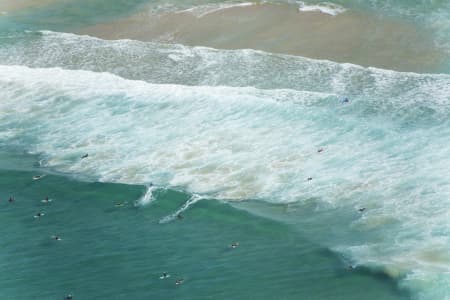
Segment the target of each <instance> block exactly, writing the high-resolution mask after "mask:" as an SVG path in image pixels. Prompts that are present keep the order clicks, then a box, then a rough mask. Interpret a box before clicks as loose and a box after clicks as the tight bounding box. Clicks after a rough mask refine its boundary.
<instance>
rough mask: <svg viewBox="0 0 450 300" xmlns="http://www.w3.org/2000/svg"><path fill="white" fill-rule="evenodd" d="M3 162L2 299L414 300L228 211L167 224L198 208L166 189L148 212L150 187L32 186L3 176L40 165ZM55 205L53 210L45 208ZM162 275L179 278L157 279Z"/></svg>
mask: <svg viewBox="0 0 450 300" xmlns="http://www.w3.org/2000/svg"><path fill="white" fill-rule="evenodd" d="M2 158H3V161H2V166H3V169H2V170H1V171H0V199H1V200H0V222H1V224H0V225H1V226H0V231H1V232H0V235H1V237H2V239H1V245H0V246H1V249H2V251H1V254H0V266H1V270H2V272H1V273H0V296H1V299H61V298H62V297H63V296H64V295H65V294H67V293H73V295H74V296H75V299H230V298H231V299H407V298H408V296H407V295H405V294H402V293H401V291H400V290H398V289H397V287H396V283H395V282H393V281H391V280H390V279H389V278H388V277H386V276H384V275H382V274H377V273H371V272H369V271H366V270H364V269H356V270H353V271H349V270H348V269H347V266H346V265H345V263H343V261H342V260H341V259H339V258H338V257H337V256H335V255H334V254H333V253H332V252H330V251H328V250H327V249H324V248H321V247H319V246H318V245H315V244H313V243H311V242H309V241H308V240H306V239H304V238H302V236H301V235H300V234H299V232H298V231H297V230H296V229H295V228H293V227H291V226H289V225H286V224H282V223H279V222H275V221H272V220H269V219H266V218H262V217H258V216H255V215H252V214H250V213H248V212H246V211H243V210H238V209H236V208H233V207H232V206H230V205H229V204H226V203H222V202H219V201H215V200H203V201H200V202H197V203H196V204H194V205H193V206H192V207H191V208H190V209H189V210H187V211H185V212H184V213H183V216H184V218H183V219H181V220H175V221H172V222H169V223H166V224H160V222H159V220H160V219H161V218H163V217H164V216H167V215H170V214H172V213H173V212H174V211H176V210H177V209H178V208H179V207H180V206H181V205H182V204H184V203H185V202H186V201H187V200H188V199H189V198H190V196H189V195H188V194H185V193H182V192H178V191H173V190H164V189H157V190H155V191H154V197H155V198H154V199H155V200H154V202H152V203H151V204H150V205H146V206H142V205H134V203H135V201H136V200H138V199H139V198H140V197H141V196H142V195H143V194H144V193H145V188H144V187H142V186H132V185H121V184H107V183H88V182H79V181H75V180H72V179H69V178H65V177H62V176H56V175H47V176H45V177H44V178H42V179H40V180H33V179H32V177H33V176H34V175H36V174H40V173H39V172H36V171H23V170H22V171H14V170H6V169H9V168H10V167H11V166H13V165H15V166H21V167H22V169H27V168H28V170H32V169H33V165H32V163H33V162H36V161H35V160H34V159H33V158H30V157H27V156H24V157H21V156H16V155H11V154H10V155H5V154H2ZM19 161H21V162H20V163H19ZM27 165H28V166H27ZM11 195H13V196H14V197H15V202H14V203H8V201H7V200H8V198H9V197H10V196H11ZM47 195H48V196H49V198H50V199H53V201H52V202H51V203H49V204H46V203H41V200H42V199H44V198H45V197H46V196H47ZM118 202H127V203H126V204H125V205H124V206H121V207H117V206H116V205H115V204H116V203H118ZM256 205H257V204H256ZM37 212H43V213H45V215H44V216H43V217H41V218H40V219H36V218H34V217H33V216H34V215H35V214H36V213H37ZM52 235H58V236H60V237H61V238H62V240H61V241H56V240H53V239H52V238H51V236H52ZM232 242H239V243H240V245H239V247H238V248H236V249H231V248H230V247H229V245H230V244H231V243H232ZM163 272H168V273H169V274H171V277H170V278H167V279H164V280H161V279H159V276H160V275H161V274H162V273H163ZM177 278H182V279H184V280H185V281H184V283H183V284H182V285H178V286H177V285H176V284H175V280H176V279H177Z"/></svg>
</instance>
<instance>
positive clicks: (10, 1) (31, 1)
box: [0, 0, 58, 14]
mask: <svg viewBox="0 0 450 300" xmlns="http://www.w3.org/2000/svg"><path fill="white" fill-rule="evenodd" d="M56 1H58V0H0V13H2V14H8V13H11V12H15V11H17V10H21V9H26V8H32V7H37V6H43V5H48V4H50V3H52V2H56Z"/></svg>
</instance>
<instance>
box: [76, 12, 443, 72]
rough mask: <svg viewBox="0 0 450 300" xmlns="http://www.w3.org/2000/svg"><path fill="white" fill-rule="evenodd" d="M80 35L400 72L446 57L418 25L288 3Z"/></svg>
mask: <svg viewBox="0 0 450 300" xmlns="http://www.w3.org/2000/svg"><path fill="white" fill-rule="evenodd" d="M77 33H81V34H89V35H92V36H97V37H100V38H104V39H124V38H127V39H137V40H142V41H151V40H153V41H155V40H156V41H160V42H168V43H182V44H185V45H191V46H207V47H214V48H219V49H242V48H251V49H259V50H264V51H269V52H276V53H285V54H293V55H301V56H306V57H311V58H317V59H328V60H333V61H337V62H350V63H356V64H359V65H363V66H375V67H380V68H386V69H394V70H401V71H417V72H426V71H430V72H432V71H433V70H435V69H436V68H437V67H438V66H439V64H440V63H441V61H442V59H443V57H444V54H443V53H441V52H440V51H439V50H437V49H436V47H434V43H433V41H432V40H431V38H430V37H429V36H430V35H431V34H430V33H427V32H420V31H419V30H418V29H417V27H415V26H414V25H413V24H410V23H405V22H400V21H397V20H394V19H386V18H383V19H381V18H377V17H374V16H369V15H364V14H362V13H355V12H348V11H347V12H344V13H341V14H338V15H336V16H332V15H328V14H324V13H321V12H316V11H311V12H301V11H299V10H298V7H297V6H295V5H287V4H286V5H282V4H279V5H277V4H268V3H267V4H255V5H240V6H235V7H229V8H223V9H211V10H210V12H207V13H202V14H200V15H199V14H196V13H193V12H192V11H182V12H165V13H155V12H152V11H151V10H150V9H149V10H144V11H142V12H140V13H137V14H135V15H132V16H130V17H126V18H123V19H119V20H115V21H113V22H110V23H104V24H98V25H95V26H91V27H88V28H83V29H81V30H79V31H78V32H77Z"/></svg>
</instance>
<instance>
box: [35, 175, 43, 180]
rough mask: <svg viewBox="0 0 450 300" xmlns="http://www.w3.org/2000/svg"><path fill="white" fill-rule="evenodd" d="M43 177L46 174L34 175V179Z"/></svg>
mask: <svg viewBox="0 0 450 300" xmlns="http://www.w3.org/2000/svg"><path fill="white" fill-rule="evenodd" d="M42 177H44V175H36V176H33V180H38V179H41V178H42Z"/></svg>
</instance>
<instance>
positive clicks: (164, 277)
mask: <svg viewBox="0 0 450 300" xmlns="http://www.w3.org/2000/svg"><path fill="white" fill-rule="evenodd" d="M169 277H170V274H167V273H162V275H161V276H159V279H166V278H169Z"/></svg>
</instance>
